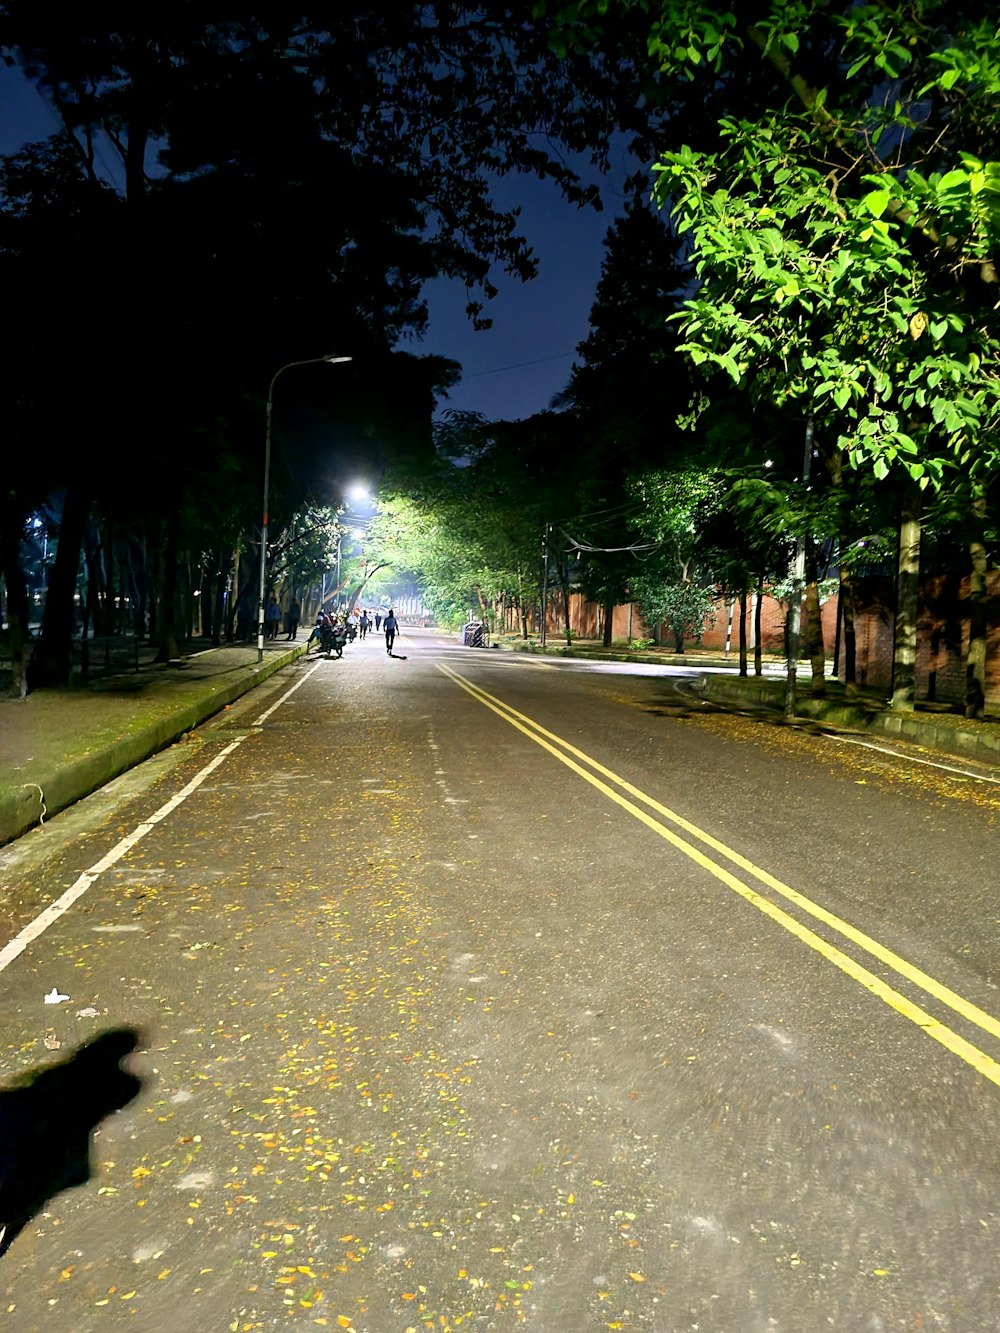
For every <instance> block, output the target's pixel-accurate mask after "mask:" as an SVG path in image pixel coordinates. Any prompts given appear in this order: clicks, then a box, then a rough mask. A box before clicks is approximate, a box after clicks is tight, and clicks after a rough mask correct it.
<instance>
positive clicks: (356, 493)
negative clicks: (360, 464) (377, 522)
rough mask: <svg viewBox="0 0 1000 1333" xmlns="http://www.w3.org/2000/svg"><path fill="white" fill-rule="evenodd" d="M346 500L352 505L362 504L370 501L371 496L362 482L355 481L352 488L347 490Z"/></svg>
mask: <svg viewBox="0 0 1000 1333" xmlns="http://www.w3.org/2000/svg"><path fill="white" fill-rule="evenodd" d="M347 498H348V500H350V501H351V502H352V503H353V504H364V502H365V501H366V500H370V499H371V494H370V492H369V490H368V487H367V486H366V485H365V483H364V482H363V481H356V482H355V483H354V485H353V486H349V487H348V488H347Z"/></svg>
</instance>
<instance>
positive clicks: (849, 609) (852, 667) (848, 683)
mask: <svg viewBox="0 0 1000 1333" xmlns="http://www.w3.org/2000/svg"><path fill="white" fill-rule="evenodd" d="M854 616H855V605H854V579H853V576H852V575H851V574H850V573H849V572H848V571H847V570H845V569H841V571H840V624H841V629H842V630H843V635H844V693H845V694H846V695H847V697H848V699H853V698H854V697H855V696H856V695H857V692H858V638H857V632H856V631H855V628H854Z"/></svg>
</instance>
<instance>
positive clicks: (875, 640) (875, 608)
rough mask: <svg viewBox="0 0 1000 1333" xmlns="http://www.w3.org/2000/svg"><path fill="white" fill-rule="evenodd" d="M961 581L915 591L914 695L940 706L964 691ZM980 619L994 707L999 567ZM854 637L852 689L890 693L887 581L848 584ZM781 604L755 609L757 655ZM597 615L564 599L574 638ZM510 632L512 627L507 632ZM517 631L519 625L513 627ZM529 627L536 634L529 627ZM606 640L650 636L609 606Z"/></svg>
mask: <svg viewBox="0 0 1000 1333" xmlns="http://www.w3.org/2000/svg"><path fill="white" fill-rule="evenodd" d="M968 590H969V581H968V579H963V580H959V579H956V578H955V577H954V576H952V575H940V576H936V577H929V578H927V579H926V580H925V581H924V585H923V587H922V588H921V591H920V603H919V613H918V614H919V619H918V643H917V663H916V678H917V697H918V699H931V700H933V699H936V700H938V701H940V702H942V703H958V702H961V700H962V699H963V697H964V694H965V666H964V661H965V652H966V648H967V644H968V638H969V616H968V606H967V598H968ZM987 590H988V603H987V617H988V622H989V634H988V639H987V653H986V701H987V704H993V705H996V704H1000V570H994V571H993V572H991V573H990V574H989V576H988V579H987ZM837 600H838V599H837V597H836V596H834V597H831V598H830V600H829V601H827V602H825V603H824V604H823V607H822V616H823V642H824V645H825V647H826V655H827V659H828V661H831V662H832V659H833V656H834V648H835V644H836V637H837V633H838V625H837ZM855 600H856V608H857V609H856V615H855V637H856V654H857V677H858V684H859V685H860V686H861V687H862V688H866V689H876V690H877V689H884V690H886V691H889V690H890V689H891V688H892V660H893V611H892V608H893V605H894V601H895V588H894V586H893V584H892V581H891V580H890V579H888V578H874V577H873V578H866V579H859V580H858V582H857V585H856V593H855ZM729 607H730V603H728V602H726V601H720V602H719V603H718V607H717V612H718V614H717V618H716V622H715V624H714V625H713V626H706V629H705V632H704V634H703V636H702V641H701V646H702V647H703V648H709V649H713V650H715V651H719V652H721V651H724V650H725V646H726V631H727V627H728V621H729ZM785 614H786V613H785V607H784V605H783V604H782V603H781V602H778V601H776V600H775V599H774V598H773V597H768V596H765V597H764V599H763V602H762V605H761V646H762V647H763V649H764V650H765V652H776V653H782V652H783V651H784V628H785ZM738 616H739V606H738V605H737V606H736V607H735V609H734V614H733V625H732V640H731V645H730V652H731V654H732V655H734V656H735V655H737V654H738V653H739V625H738ZM603 624H604V612H603V610H602V608H601V607H599V606H597V605H595V604H594V603H593V602H588V601H586V599H585V598H584V597H583V596H582V594H580V593H573V594H572V595H571V597H570V628H571V629H572V631H573V634H574V635H575V636H576V637H577V638H582V639H599V638H601V636H602V631H603ZM512 628H513V627H512ZM517 628H519V626H518V627H517ZM532 628H534V629H537V626H533V627H532ZM562 628H563V625H562V595H561V593H559V592H558V590H557V593H556V595H555V596H554V597H550V598H549V614H548V626H547V635H548V637H549V638H551V639H553V640H557V639H559V638H560V637H561V635H562ZM806 628H807V626H806V616H805V604H804V603H803V608H802V634H803V638H802V644H803V647H802V651H803V655H804V654H805V651H806V648H805V645H806V637H805V635H806ZM612 637H613V638H614V639H616V640H618V641H619V642H621V641H623V640H627V639H630V638H632V639H640V638H645V639H651V638H652V637H653V635H652V633H651V632H650V631H649V629H648V628H647V626H646V625H645V624H644V623H643V620H642V617H641V616H640V614H639V611H638V608H637V607H636V606H634V605H626V606H616V607H615V608H614V612H613V619H612ZM662 640H663V642H664V643H665V644H666V645H667V646H668V647H669V646H670V645H671V642H672V638H671V635H670V633H669V632H668V631H666V630H665V631H664V633H663V635H662ZM753 642H754V602H753V598H749V599H748V602H747V644H748V647H749V648H750V649H752V647H753ZM838 660H839V667H840V675H841V678H843V661H844V655H843V644H841V647H840V652H839V654H838Z"/></svg>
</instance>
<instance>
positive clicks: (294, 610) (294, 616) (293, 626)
mask: <svg viewBox="0 0 1000 1333" xmlns="http://www.w3.org/2000/svg"><path fill="white" fill-rule="evenodd" d="M301 619H302V607H301V606H300V605H299V603H298V602H297V601H295V600H293V601H292V604H291V606H290V607H289V609H288V621H287V624H288V633H287V634H286V635H285V639H286V641H287V640H288V639H295V638H298V633H299V621H300V620H301Z"/></svg>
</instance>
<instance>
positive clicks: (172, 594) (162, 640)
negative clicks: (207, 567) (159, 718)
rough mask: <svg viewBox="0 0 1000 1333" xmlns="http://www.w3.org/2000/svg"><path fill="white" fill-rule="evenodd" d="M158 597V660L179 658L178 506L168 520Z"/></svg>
mask: <svg viewBox="0 0 1000 1333" xmlns="http://www.w3.org/2000/svg"><path fill="white" fill-rule="evenodd" d="M164 537H165V540H164V543H163V551H162V558H161V560H160V570H159V574H160V577H159V580H158V584H159V586H158V588H157V597H156V611H157V616H156V623H157V627H158V633H157V640H156V641H157V653H156V660H157V662H170V661H172V660H174V659H175V658H177V657H180V655H181V650H180V647H179V646H178V643H177V563H178V560H179V559H180V539H181V519H180V513H179V511H178V510H177V509H176V507H175V509H174V511H173V512H172V513H171V515H170V517H169V518H168V519H167V522H166V531H165V534H164Z"/></svg>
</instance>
